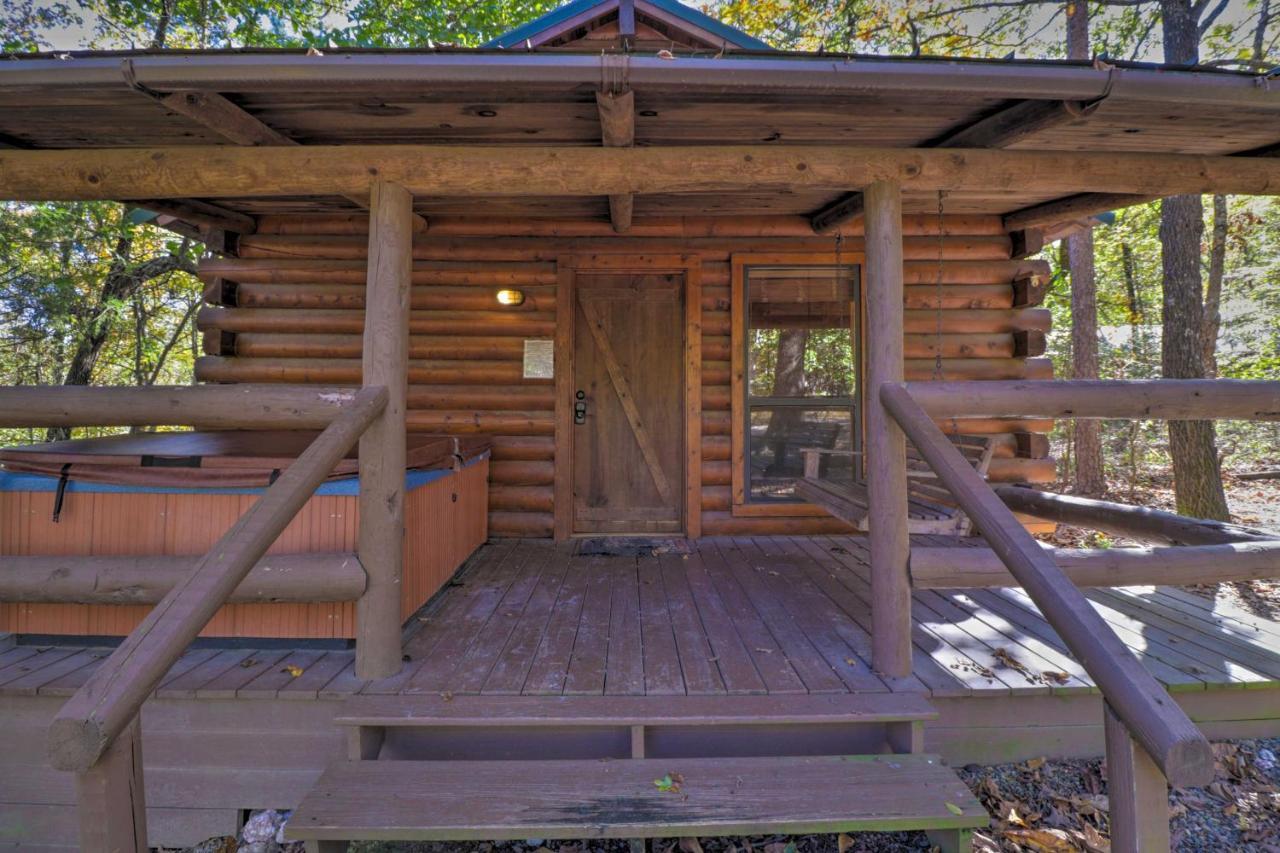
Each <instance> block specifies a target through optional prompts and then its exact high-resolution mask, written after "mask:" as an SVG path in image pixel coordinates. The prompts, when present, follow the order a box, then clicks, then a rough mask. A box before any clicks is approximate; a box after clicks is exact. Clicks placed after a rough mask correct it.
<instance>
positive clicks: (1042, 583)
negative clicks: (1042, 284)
mask: <svg viewBox="0 0 1280 853" xmlns="http://www.w3.org/2000/svg"><path fill="white" fill-rule="evenodd" d="M877 397H878V400H879V402H881V403H882V405H883V406H884V409H886V410H887V411H888V412H890V414H891V415H892V418H893V420H895V421H896V423H897V424H899V425H900V427H901V428H902V432H905V433H906V435H908V438H910V439H911V442H913V443H914V444H915V447H916V448H918V450H919V451H920V455H922V456H923V457H924V459H925V461H927V462H928V464H929V466H931V467H932V469H933V471H934V473H936V474H937V475H938V479H940V480H941V482H942V483H943V484H945V485H946V487H947V488H948V489H950V491H951V493H952V496H954V497H955V500H956V502H957V503H959V505H960V507H961V508H963V510H964V511H965V512H968V514H969V516H970V517H972V519H973V520H974V523H975V525H977V528H978V529H979V530H980V533H982V535H983V537H984V538H986V539H987V543H988V544H989V546H991V551H989V552H986V551H984V552H980V553H982V556H980V557H978V558H977V560H978V562H975V564H973V565H968V566H964V565H955V566H942V565H941V564H940V558H938V557H940V555H937V553H933V552H925V551H922V552H920V553H918V555H913V571H914V570H919V575H920V576H919V578H916V580H918V581H923V583H922V584H920V585H925V587H931V585H933V587H936V585H942V584H946V583H948V581H957V580H960V581H964V584H963V585H1005V584H1006V583H1016V584H1018V585H1021V587H1023V589H1025V592H1027V594H1028V596H1029V597H1030V598H1032V601H1033V602H1034V603H1036V606H1037V607H1039V610H1041V612H1042V613H1043V615H1044V619H1046V620H1047V621H1048V622H1050V625H1052V626H1053V630H1055V631H1057V634H1059V637H1061V638H1062V642H1064V643H1065V644H1066V647H1068V649H1069V651H1070V652H1071V653H1073V654H1074V656H1075V657H1076V660H1079V661H1080V665H1082V666H1083V667H1084V670H1085V671H1087V672H1088V674H1089V675H1091V676H1092V678H1093V680H1094V683H1096V684H1097V685H1098V688H1100V690H1101V692H1102V697H1103V704H1105V713H1103V724H1105V725H1103V729H1105V733H1106V738H1105V740H1106V754H1107V766H1108V775H1110V777H1111V781H1112V784H1111V803H1112V808H1111V815H1112V827H1111V838H1112V849H1115V850H1147V849H1167V847H1169V821H1167V816H1166V813H1165V803H1166V785H1167V784H1170V783H1171V784H1174V785H1203V784H1207V783H1208V781H1210V780H1212V777H1213V753H1212V749H1211V748H1210V745H1208V742H1207V740H1206V738H1204V735H1203V734H1202V733H1201V731H1199V729H1197V726H1196V725H1194V724H1193V722H1192V721H1190V719H1188V716H1187V715H1185V713H1184V712H1183V710H1181V708H1180V707H1179V706H1178V704H1176V703H1175V702H1174V701H1172V699H1171V698H1170V697H1169V694H1167V693H1166V692H1165V690H1164V688H1161V685H1160V683H1158V681H1156V679H1155V678H1152V675H1151V674H1149V672H1147V670H1146V669H1144V667H1143V666H1142V663H1140V662H1139V661H1138V660H1137V658H1135V657H1134V656H1133V654H1132V653H1130V652H1129V649H1128V648H1126V647H1125V646H1124V643H1123V642H1121V640H1120V639H1119V638H1117V637H1116V635H1115V633H1114V631H1112V630H1111V629H1110V628H1108V626H1107V624H1106V622H1105V621H1103V620H1102V617H1101V616H1098V613H1097V612H1096V611H1094V610H1093V607H1092V606H1091V605H1089V602H1088V599H1087V598H1085V597H1084V594H1083V593H1082V592H1080V589H1079V588H1078V584H1107V583H1111V584H1115V583H1117V581H1119V579H1120V578H1121V576H1124V580H1125V581H1132V574H1130V573H1132V571H1133V570H1134V569H1138V570H1139V571H1143V570H1147V571H1149V567H1151V562H1152V553H1153V552H1149V551H1148V552H1135V553H1129V555H1125V556H1117V555H1103V553H1085V552H1074V553H1069V552H1055V551H1051V549H1046V548H1043V547H1041V546H1039V543H1037V542H1036V539H1033V538H1032V535H1030V534H1029V533H1028V532H1027V529H1025V528H1024V526H1023V525H1021V524H1020V523H1019V521H1018V517H1016V516H1015V515H1014V511H1012V510H1011V508H1010V507H1009V506H1006V501H1005V500H1002V496H1000V494H997V493H996V491H993V489H992V488H991V487H989V485H988V484H987V483H986V480H983V479H982V476H980V475H978V474H977V473H975V471H974V470H973V467H972V466H970V465H969V464H968V462H966V461H965V459H964V457H963V456H961V455H960V453H959V452H957V451H956V450H955V447H954V446H952V444H951V442H950V441H948V439H947V437H946V435H945V434H943V433H942V430H941V429H938V427H937V425H936V423H934V418H1010V416H1027V418H1129V419H1146V418H1153V419H1164V420H1179V419H1249V420H1277V419H1280V382H1252V380H1249V382H1242V380H1221V379H1176V380H1170V379H1158V380H1146V382H1124V380H1120V382H1107V380H1075V382H980V383H972V382H970V383H951V382H922V383H906V384H902V383H883V384H881V386H878V394H877ZM1015 491H1016V489H1015ZM897 511H899V512H905V507H900V508H899V510H897ZM1166 515H1167V514H1166ZM1171 519H1175V520H1176V521H1178V523H1179V524H1178V526H1179V529H1183V528H1187V526H1188V523H1190V521H1194V520H1193V519H1184V517H1181V516H1171ZM1164 521H1167V519H1165V520H1164ZM1148 526H1149V524H1148ZM1193 526H1194V525H1193ZM1251 533H1252V532H1251ZM1183 538H1185V537H1183ZM1245 538H1247V539H1249V540H1248V542H1245V543H1235V544H1213V546H1203V547H1189V548H1161V549H1158V552H1160V553H1158V555H1157V556H1156V560H1157V561H1158V562H1160V564H1161V566H1160V567H1161V569H1165V567H1166V565H1167V566H1169V567H1171V569H1176V570H1179V574H1178V576H1179V578H1180V579H1181V581H1183V583H1187V581H1192V580H1194V579H1202V580H1215V579H1217V576H1220V575H1224V574H1225V573H1233V571H1234V573H1236V574H1240V575H1242V576H1248V575H1251V574H1252V573H1268V574H1274V571H1275V567H1276V553H1277V547H1276V543H1275V542H1271V540H1267V539H1265V538H1262V537H1257V538H1253V537H1245ZM1170 540H1171V542H1176V540H1178V537H1174V538H1171V539H1170ZM1207 540H1208V542H1212V540H1217V542H1221V539H1216V538H1215V537H1210V538H1208V539H1207ZM1167 552H1178V553H1176V555H1169V553H1167ZM915 557H919V561H918V562H916V561H915ZM992 557H995V558H996V560H998V564H997V565H992V562H993V561H992ZM1000 564H1002V565H1000ZM1120 583H1123V581H1120Z"/></svg>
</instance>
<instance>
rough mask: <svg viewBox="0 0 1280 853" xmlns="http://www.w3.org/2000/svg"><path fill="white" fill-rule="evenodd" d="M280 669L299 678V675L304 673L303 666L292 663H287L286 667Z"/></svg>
mask: <svg viewBox="0 0 1280 853" xmlns="http://www.w3.org/2000/svg"><path fill="white" fill-rule="evenodd" d="M280 671H281V672H287V673H289V674H290V675H292V676H293V677H294V678H297V677H298V676H299V675H302V667H300V666H298V665H297V664H292V663H287V664H285V665H284V668H283V669H281V670H280Z"/></svg>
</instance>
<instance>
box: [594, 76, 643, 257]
mask: <svg viewBox="0 0 1280 853" xmlns="http://www.w3.org/2000/svg"><path fill="white" fill-rule="evenodd" d="M596 109H597V110H598V111H599V113H600V140H601V142H602V143H603V144H604V146H605V147H606V148H631V147H632V146H634V145H635V144H636V96H635V93H634V92H632V91H631V90H630V89H628V90H627V91H625V92H596ZM635 200H636V199H635V196H634V195H633V194H631V193H614V194H611V195H610V196H609V221H610V222H612V223H613V230H614V231H617V232H618V233H619V234H621V233H622V232H624V231H626V230H627V229H629V228H630V227H631V215H632V212H633V211H634V209H635Z"/></svg>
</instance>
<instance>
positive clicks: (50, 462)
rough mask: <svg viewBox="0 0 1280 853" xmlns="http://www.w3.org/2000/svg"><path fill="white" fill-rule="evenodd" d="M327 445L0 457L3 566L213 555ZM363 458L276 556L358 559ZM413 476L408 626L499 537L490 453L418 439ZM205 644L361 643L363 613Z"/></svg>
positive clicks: (14, 628)
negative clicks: (302, 457)
mask: <svg viewBox="0 0 1280 853" xmlns="http://www.w3.org/2000/svg"><path fill="white" fill-rule="evenodd" d="M317 434H318V433H315V432H305V431H289V432H282V431H263V432H236V431H228V432H174V433H150V434H139V435H121V436H111V437H107V438H95V439H77V440H72V441H60V442H52V443H48V444H39V445H30V446H26V447H12V448H7V449H4V450H0V557H3V556H40V555H46V556H71V555H103V556H106V555H110V556H125V555H199V554H203V553H205V552H206V551H208V549H209V548H210V547H211V546H212V545H213V544H214V543H215V542H216V541H217V540H218V538H219V537H220V536H221V535H222V534H223V533H225V532H226V531H227V529H229V528H230V527H231V526H232V525H233V524H234V523H235V522H236V520H237V519H238V518H239V517H240V515H241V514H243V513H244V512H245V511H246V510H247V509H248V508H249V507H250V506H251V505H252V504H253V502H254V501H255V500H256V499H257V497H258V496H259V495H261V494H262V493H263V492H264V491H265V490H266V487H267V486H268V485H270V483H271V482H273V481H274V479H275V477H276V476H277V475H278V473H279V471H280V470H281V469H283V468H284V467H287V466H288V464H289V463H290V462H291V461H292V460H293V459H294V458H295V457H296V456H297V455H298V454H299V453H301V452H302V451H303V450H304V449H305V448H306V447H307V445H308V444H310V442H311V440H312V439H314V438H315V436H316V435H317ZM355 453H356V451H355V450H354V449H353V450H352V451H351V453H350V454H348V457H347V458H346V459H344V460H343V461H342V462H341V463H339V465H338V466H337V467H336V468H335V469H334V472H333V473H332V474H331V476H330V478H329V479H328V480H327V481H326V482H325V483H323V484H322V485H321V486H320V488H319V489H317V490H316V493H315V495H314V496H313V497H312V498H311V499H310V500H309V501H307V503H306V505H304V506H303V508H302V510H301V511H299V513H298V515H297V516H296V517H295V518H294V519H293V521H292V522H291V523H290V524H289V526H288V527H287V528H286V529H285V531H284V532H283V533H282V534H281V535H280V537H279V539H277V540H276V542H275V544H274V545H272V547H271V549H270V551H269V552H268V553H277V554H279V553H291V554H299V553H332V552H342V553H351V552H354V551H355V549H356V531H357V529H358V521H359V516H358V512H359V510H358V503H359V502H358V495H359V493H360V492H359V490H360V486H359V480H358V479H357V477H356V459H355ZM407 469H408V470H406V472H405V502H404V514H405V556H404V575H403V579H402V583H401V618H402V619H407V618H408V617H409V615H410V614H412V613H413V612H414V611H415V610H417V609H418V608H419V607H421V606H422V604H424V603H425V602H426V601H427V599H429V598H430V597H431V596H432V595H433V594H434V593H435V592H436V591H437V590H439V589H440V588H441V587H442V586H443V585H444V584H445V583H446V582H447V581H448V580H449V578H450V577H451V576H452V575H453V573H454V571H456V570H457V568H458V567H459V566H460V565H461V564H462V562H463V561H464V560H466V558H467V557H468V556H470V555H471V553H472V552H473V551H475V549H476V548H478V547H479V546H480V545H481V544H482V543H483V542H484V541H485V539H486V537H487V536H488V515H487V512H488V479H489V442H488V440H487V439H485V438H483V437H479V436H465V437H453V436H429V435H410V436H409V438H408V453H407ZM149 610H150V606H149V605H118V604H48V603H27V602H0V632H11V633H18V634H49V635H75V636H106V637H111V636H123V635H125V634H128V633H129V632H130V631H132V630H133V628H134V627H136V626H137V624H138V623H139V622H141V621H142V619H143V617H145V616H146V614H147V612H148V611H149ZM202 636H206V637H276V638H294V639H339V640H340V639H346V638H352V637H354V636H355V603H354V602H321V603H283V602H273V603H238V604H228V605H226V606H224V607H223V608H222V609H221V610H219V611H218V613H217V614H216V615H215V616H214V618H213V619H212V620H211V621H210V622H209V625H208V626H207V627H206V628H205V630H204V631H203V633H202Z"/></svg>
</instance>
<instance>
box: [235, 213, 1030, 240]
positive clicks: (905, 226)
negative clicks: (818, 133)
mask: <svg viewBox="0 0 1280 853" xmlns="http://www.w3.org/2000/svg"><path fill="white" fill-rule="evenodd" d="M427 228H428V230H429V232H430V233H431V234H433V235H436V236H451V237H468V236H476V237H517V236H523V237H612V236H613V234H614V231H613V226H612V225H610V224H609V223H607V222H594V221H592V220H589V219H535V218H532V217H513V216H432V217H431V219H430V221H429V222H428V223H427ZM941 229H942V232H943V233H945V234H954V235H965V234H986V235H991V234H1003V233H1005V229H1004V227H1003V224H1002V223H1001V221H1000V217H999V216H992V215H990V214H966V215H948V216H946V217H944V218H943V220H942V226H941ZM938 230H939V225H938V217H937V216H935V215H933V214H931V213H928V214H926V213H914V214H907V215H905V216H903V217H902V233H903V234H905V235H907V236H916V235H920V234H926V235H936V234H937V233H938ZM258 233H260V234H335V235H336V234H348V235H362V234H368V233H369V217H368V215H365V214H290V215H275V214H271V215H267V216H263V217H261V218H260V220H259V222H258ZM627 233H628V234H629V235H631V236H634V237H811V236H813V229H812V228H811V227H810V225H809V219H808V217H805V216H786V215H761V216H652V217H646V218H645V219H644V220H642V221H639V222H635V223H633V224H632V226H631V230H630V231H628V232H627ZM840 233H842V234H843V235H844V236H846V237H854V236H859V235H861V234H862V225H861V223H857V224H853V223H850V225H849V226H847V227H845V228H842V229H840Z"/></svg>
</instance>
